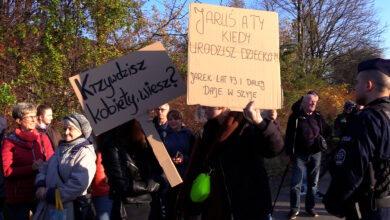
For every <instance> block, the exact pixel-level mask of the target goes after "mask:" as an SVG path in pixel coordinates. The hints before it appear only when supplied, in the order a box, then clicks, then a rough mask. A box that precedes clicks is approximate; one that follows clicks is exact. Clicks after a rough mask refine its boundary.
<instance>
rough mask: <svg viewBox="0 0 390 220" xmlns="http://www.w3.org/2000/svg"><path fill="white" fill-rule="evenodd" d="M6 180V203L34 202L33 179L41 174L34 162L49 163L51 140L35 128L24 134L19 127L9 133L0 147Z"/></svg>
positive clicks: (51, 149)
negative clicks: (35, 168)
mask: <svg viewBox="0 0 390 220" xmlns="http://www.w3.org/2000/svg"><path fill="white" fill-rule="evenodd" d="M1 154H2V158H3V171H4V177H5V178H6V204H17V203H33V202H34V180H35V176H36V175H37V173H38V171H34V170H33V169H32V164H33V162H34V160H38V159H42V160H43V161H47V160H48V159H49V158H50V157H51V156H52V155H53V148H52V146H51V142H50V140H49V138H48V137H47V136H46V135H45V134H40V133H39V132H38V131H37V130H36V129H35V130H33V131H32V132H28V133H24V132H22V130H21V129H20V128H16V129H15V131H14V132H12V133H11V134H9V135H8V136H7V137H6V138H5V139H4V142H3V145H2V148H1Z"/></svg>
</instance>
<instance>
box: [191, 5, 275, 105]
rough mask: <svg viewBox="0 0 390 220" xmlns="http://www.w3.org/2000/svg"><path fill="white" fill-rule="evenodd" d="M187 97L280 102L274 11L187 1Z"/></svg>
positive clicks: (223, 102)
mask: <svg viewBox="0 0 390 220" xmlns="http://www.w3.org/2000/svg"><path fill="white" fill-rule="evenodd" d="M189 13H190V17H189V46H188V78H187V103H188V104H190V105H192V104H201V105H206V106H226V107H230V108H231V109H234V110H242V109H243V108H244V107H245V106H246V104H248V102H249V101H252V100H254V101H255V106H256V107H257V108H262V109H278V108H281V107H282V92H281V81H280V64H279V20H278V14H277V13H276V12H266V11H259V10H249V9H240V8H232V7H223V6H214V5H206V4H198V3H191V4H190V12H189Z"/></svg>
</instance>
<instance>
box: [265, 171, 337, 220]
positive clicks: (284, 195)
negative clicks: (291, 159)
mask: <svg viewBox="0 0 390 220" xmlns="http://www.w3.org/2000/svg"><path fill="white" fill-rule="evenodd" d="M290 177H291V171H290V172H288V174H287V175H286V178H285V180H284V182H283V185H282V188H281V190H280V194H279V197H278V200H277V202H276V205H275V210H274V213H273V216H272V217H273V219H288V218H287V215H288V213H289V212H290V187H289V185H290ZM281 179H282V178H281V177H275V178H271V180H270V186H271V192H272V203H273V201H274V200H275V196H276V194H277V191H278V187H279V185H280V182H281ZM329 184H330V175H329V173H327V174H325V175H324V176H323V177H322V178H321V179H320V181H319V190H320V192H321V193H323V194H324V193H325V192H326V190H327V189H328V187H329ZM300 209H301V211H300V213H299V215H298V217H297V218H296V219H297V220H300V219H301V220H309V219H316V220H325V219H326V220H328V219H329V220H340V219H341V218H338V217H335V216H332V215H331V214H329V213H328V212H327V211H326V210H325V207H324V204H322V202H321V200H319V199H316V206H315V210H316V211H317V212H318V214H319V217H317V218H313V217H311V216H309V215H308V214H306V213H305V195H301V205H300Z"/></svg>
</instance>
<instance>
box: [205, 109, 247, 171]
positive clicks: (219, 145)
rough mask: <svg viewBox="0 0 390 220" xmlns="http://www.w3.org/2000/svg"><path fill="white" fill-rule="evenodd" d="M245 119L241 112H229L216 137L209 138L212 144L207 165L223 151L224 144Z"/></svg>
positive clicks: (207, 157) (207, 156)
mask: <svg viewBox="0 0 390 220" xmlns="http://www.w3.org/2000/svg"><path fill="white" fill-rule="evenodd" d="M243 119H244V116H243V114H242V113H241V112H229V114H228V115H227V116H226V117H225V120H224V122H223V123H222V125H221V126H219V128H218V130H217V132H216V133H215V135H214V136H211V137H209V140H206V141H207V142H209V143H211V145H210V148H209V149H210V150H209V151H208V153H207V155H206V159H205V163H206V164H209V163H210V162H211V161H212V160H213V159H215V157H217V156H218V154H219V153H220V152H221V151H222V150H223V147H224V144H223V142H224V141H226V140H227V139H228V138H229V137H230V135H231V134H232V133H233V132H234V131H235V130H236V129H237V127H238V126H239V125H240V124H241V122H242V121H243Z"/></svg>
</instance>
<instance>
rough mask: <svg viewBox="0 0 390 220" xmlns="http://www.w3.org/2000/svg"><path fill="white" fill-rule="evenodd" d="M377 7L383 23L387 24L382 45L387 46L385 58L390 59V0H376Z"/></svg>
mask: <svg viewBox="0 0 390 220" xmlns="http://www.w3.org/2000/svg"><path fill="white" fill-rule="evenodd" d="M375 7H376V9H377V15H378V17H379V19H380V21H381V23H382V24H384V25H385V24H387V27H386V30H385V33H384V35H383V40H384V42H383V44H382V45H381V46H383V47H387V49H386V50H385V54H384V58H386V59H390V2H389V0H375Z"/></svg>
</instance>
